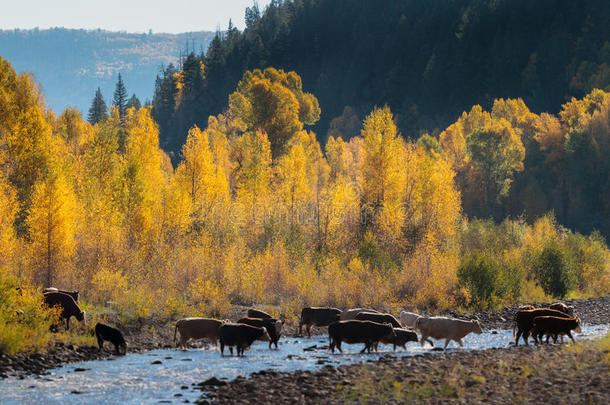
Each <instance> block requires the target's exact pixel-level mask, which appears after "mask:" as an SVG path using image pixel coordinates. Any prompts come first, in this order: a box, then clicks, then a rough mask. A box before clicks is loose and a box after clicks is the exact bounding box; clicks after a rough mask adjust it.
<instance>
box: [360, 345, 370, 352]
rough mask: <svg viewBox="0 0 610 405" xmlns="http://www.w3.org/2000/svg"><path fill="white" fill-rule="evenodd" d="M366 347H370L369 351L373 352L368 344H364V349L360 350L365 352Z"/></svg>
mask: <svg viewBox="0 0 610 405" xmlns="http://www.w3.org/2000/svg"><path fill="white" fill-rule="evenodd" d="M366 349H369V353H370V352H371V349H370V348H369V345H368V344H366V343H365V344H364V348H363V349H362V350H360V354H362V353H364V352H365V351H366Z"/></svg>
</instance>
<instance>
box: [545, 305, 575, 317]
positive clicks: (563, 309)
mask: <svg viewBox="0 0 610 405" xmlns="http://www.w3.org/2000/svg"><path fill="white" fill-rule="evenodd" d="M549 309H554V310H555V311H561V312H563V313H564V314H566V315H570V316H574V307H573V306H571V305H570V306H567V305H566V304H564V303H563V302H555V303H553V304H551V306H550V307H549Z"/></svg>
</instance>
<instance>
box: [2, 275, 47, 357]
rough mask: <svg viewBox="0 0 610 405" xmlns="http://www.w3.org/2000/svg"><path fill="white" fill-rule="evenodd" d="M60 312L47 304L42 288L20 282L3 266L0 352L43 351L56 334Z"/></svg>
mask: <svg viewBox="0 0 610 405" xmlns="http://www.w3.org/2000/svg"><path fill="white" fill-rule="evenodd" d="M56 320H57V313H56V311H55V310H51V309H48V308H46V307H45V306H43V297H42V294H41V293H40V291H39V290H36V289H34V288H33V287H31V286H29V285H20V283H19V280H18V279H17V278H16V277H14V276H10V275H8V274H6V272H5V271H4V270H3V269H0V353H6V354H8V355H14V354H16V353H19V352H28V351H36V350H41V349H42V348H43V347H44V346H46V345H47V343H48V342H49V340H50V339H51V337H52V334H51V333H50V332H49V328H50V326H51V324H53V323H54V322H55V321H56Z"/></svg>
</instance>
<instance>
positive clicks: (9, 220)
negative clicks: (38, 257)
mask: <svg viewBox="0 0 610 405" xmlns="http://www.w3.org/2000/svg"><path fill="white" fill-rule="evenodd" d="M17 209H18V207H17V198H16V193H15V190H13V188H12V187H11V186H10V185H9V183H8V182H7V181H6V178H5V176H4V174H3V173H2V172H0V268H2V267H4V266H7V265H10V263H11V261H12V259H13V254H14V253H15V246H16V237H15V229H14V221H15V215H16V214H17Z"/></svg>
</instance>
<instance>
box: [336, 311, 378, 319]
mask: <svg viewBox="0 0 610 405" xmlns="http://www.w3.org/2000/svg"><path fill="white" fill-rule="evenodd" d="M361 312H371V313H374V314H376V313H379V311H376V310H374V309H369V308H351V309H344V310H343V312H342V313H341V320H342V321H351V320H352V319H356V315H358V314H359V313H361Z"/></svg>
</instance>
